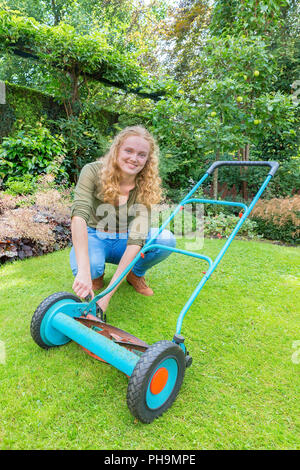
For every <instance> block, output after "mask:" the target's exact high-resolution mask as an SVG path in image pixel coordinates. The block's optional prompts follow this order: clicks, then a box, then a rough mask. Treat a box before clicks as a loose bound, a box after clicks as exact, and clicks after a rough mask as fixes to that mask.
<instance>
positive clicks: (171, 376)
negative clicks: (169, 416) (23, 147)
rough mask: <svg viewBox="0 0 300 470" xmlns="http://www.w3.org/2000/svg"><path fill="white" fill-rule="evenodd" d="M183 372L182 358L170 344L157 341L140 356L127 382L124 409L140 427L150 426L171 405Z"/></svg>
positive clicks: (179, 352)
mask: <svg viewBox="0 0 300 470" xmlns="http://www.w3.org/2000/svg"><path fill="white" fill-rule="evenodd" d="M185 369H186V362H185V354H184V352H183V350H182V349H181V347H180V346H178V345H177V344H175V343H173V342H171V341H158V342H157V343H154V344H152V345H151V346H149V348H148V349H147V350H146V351H145V352H144V353H143V355H142V356H141V358H140V360H139V361H138V363H137V364H136V366H135V368H134V371H133V373H132V375H131V377H130V379H129V384H128V389H127V405H128V408H129V410H130V412H131V413H132V414H133V416H135V417H136V418H138V419H139V420H140V421H141V422H142V423H151V422H152V421H153V420H154V419H155V418H158V417H159V416H161V415H162V414H163V413H164V412H165V411H166V410H167V409H168V408H170V406H171V405H172V404H173V402H174V401H175V399H176V397H177V395H178V392H179V390H180V388H181V385H182V382H183V378H184V373H185Z"/></svg>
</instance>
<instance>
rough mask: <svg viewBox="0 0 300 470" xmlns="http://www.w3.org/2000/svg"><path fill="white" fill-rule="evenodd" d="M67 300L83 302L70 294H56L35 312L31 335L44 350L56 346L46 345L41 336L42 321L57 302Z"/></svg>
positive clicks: (44, 301) (48, 298)
mask: <svg viewBox="0 0 300 470" xmlns="http://www.w3.org/2000/svg"><path fill="white" fill-rule="evenodd" d="M65 299H70V300H74V301H75V302H78V303H80V302H81V300H80V299H79V297H77V296H76V295H74V294H70V293H69V292H56V293H55V294H52V295H49V297H46V299H44V300H43V301H42V302H41V303H40V304H39V306H38V307H37V309H36V311H35V312H34V314H33V316H32V319H31V324H30V333H31V336H32V339H33V340H34V341H35V342H36V344H37V345H38V346H40V347H41V348H43V349H49V348H51V347H55V346H49V344H46V343H45V341H44V340H43V338H42V336H41V324H42V321H43V319H44V317H45V315H46V314H47V312H48V311H49V309H50V308H51V307H52V306H53V305H54V304H56V303H57V302H59V301H61V300H65Z"/></svg>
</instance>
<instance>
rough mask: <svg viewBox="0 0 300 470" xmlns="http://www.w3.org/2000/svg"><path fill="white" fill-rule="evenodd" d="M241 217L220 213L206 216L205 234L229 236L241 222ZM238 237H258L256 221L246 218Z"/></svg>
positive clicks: (220, 236)
mask: <svg viewBox="0 0 300 470" xmlns="http://www.w3.org/2000/svg"><path fill="white" fill-rule="evenodd" d="M239 220H240V219H239V217H238V216H235V215H228V214H224V213H222V212H221V213H219V214H217V215H215V216H206V217H205V219H204V234H205V235H206V236H208V237H218V238H228V237H229V236H230V235H231V233H232V232H233V230H234V228H235V226H236V225H237V223H238V222H239ZM237 236H238V237H245V238H257V237H258V235H257V225H256V222H255V221H253V220H250V219H246V220H245V221H244V223H243V225H242V226H241V228H240V230H239V231H238V235H237Z"/></svg>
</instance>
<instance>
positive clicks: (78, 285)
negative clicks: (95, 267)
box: [72, 271, 95, 299]
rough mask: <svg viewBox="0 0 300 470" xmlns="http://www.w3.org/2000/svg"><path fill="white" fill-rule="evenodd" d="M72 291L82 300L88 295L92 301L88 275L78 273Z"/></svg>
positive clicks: (90, 279) (92, 295)
mask: <svg viewBox="0 0 300 470" xmlns="http://www.w3.org/2000/svg"><path fill="white" fill-rule="evenodd" d="M72 289H73V290H74V292H75V294H76V295H78V297H81V298H82V299H85V298H86V297H87V296H88V295H91V297H92V299H93V298H94V297H95V295H94V291H93V287H92V278H91V275H90V273H87V272H83V273H82V272H80V271H78V273H77V276H76V277H75V280H74V283H73V286H72Z"/></svg>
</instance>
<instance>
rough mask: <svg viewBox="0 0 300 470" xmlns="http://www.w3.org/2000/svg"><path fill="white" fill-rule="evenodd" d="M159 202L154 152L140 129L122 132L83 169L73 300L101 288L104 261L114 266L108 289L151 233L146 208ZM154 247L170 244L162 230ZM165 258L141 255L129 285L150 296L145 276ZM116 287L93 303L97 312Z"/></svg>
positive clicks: (75, 213)
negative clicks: (97, 158) (105, 150)
mask: <svg viewBox="0 0 300 470" xmlns="http://www.w3.org/2000/svg"><path fill="white" fill-rule="evenodd" d="M160 197H161V188H160V178H159V174H158V148H157V145H156V143H155V141H154V139H153V137H152V135H151V134H150V133H149V132H148V131H147V130H146V129H145V128H144V127H141V126H133V127H127V128H125V129H124V130H123V131H121V132H120V133H119V134H118V135H117V136H116V137H115V139H114V141H113V143H112V145H111V147H110V150H109V151H108V153H107V154H106V155H105V156H104V157H103V158H101V159H100V160H97V161H95V162H93V163H88V164H87V165H85V166H84V167H83V169H82V171H81V173H80V176H79V180H78V183H77V185H76V188H75V195H74V202H73V205H72V211H71V217H72V222H71V230H72V241H73V247H72V249H71V253H70V264H71V269H72V272H73V274H74V276H75V280H74V284H73V290H74V292H75V293H76V294H77V295H78V296H79V297H82V298H84V297H87V296H88V295H91V296H92V298H93V297H94V291H97V290H99V289H101V288H102V287H103V277H104V269H105V262H109V263H113V264H116V265H117V269H116V271H115V273H114V275H113V277H112V279H111V281H110V283H109V286H111V285H112V283H113V282H114V281H115V280H116V279H117V278H118V277H119V276H120V274H122V272H123V271H124V270H125V269H126V268H127V267H128V265H129V264H130V263H131V261H132V260H133V259H134V258H135V256H136V255H137V253H138V252H139V251H140V249H141V247H142V246H143V245H144V244H145V242H146V241H147V240H149V238H150V237H152V236H153V235H154V234H155V232H156V231H157V229H153V228H152V229H151V228H150V218H151V214H150V209H151V205H152V204H156V203H158V202H159V201H160ZM155 243H159V244H160V245H168V246H171V247H174V246H175V244H176V242H175V238H174V236H173V234H172V233H171V232H170V231H168V230H163V231H162V233H160V235H159V236H158V237H157V239H156V240H155ZM169 254H170V251H167V250H162V249H152V250H150V251H149V252H147V253H145V255H144V258H140V259H139V261H137V263H136V264H135V265H134V267H133V269H132V270H131V271H130V272H129V274H128V275H127V277H126V279H127V281H128V282H129V284H131V285H132V286H133V288H134V289H135V290H136V291H137V292H138V293H140V294H142V295H146V296H148V295H152V294H153V291H152V289H151V288H150V287H149V286H147V284H146V282H145V277H144V276H145V272H146V271H147V270H148V269H149V268H151V267H152V266H154V265H155V264H157V263H159V262H161V261H162V260H163V259H165V258H166V257H167V256H168V255H169ZM119 285H120V283H119V284H118V285H117V287H115V289H113V290H112V291H111V292H110V293H108V294H106V295H105V296H104V297H103V298H101V299H100V300H99V301H98V302H97V303H98V305H99V307H100V308H101V309H102V311H103V312H105V311H106V309H107V307H108V304H109V301H110V299H111V297H112V295H113V294H114V292H115V291H116V290H117V288H118V287H119Z"/></svg>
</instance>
